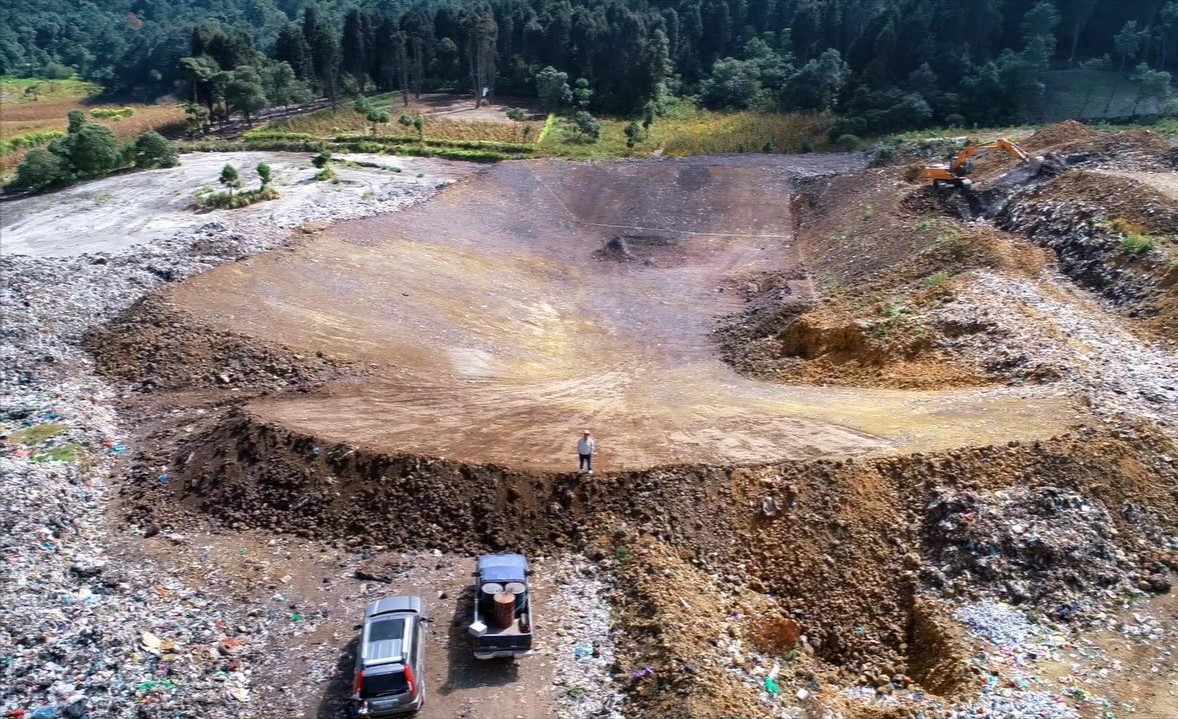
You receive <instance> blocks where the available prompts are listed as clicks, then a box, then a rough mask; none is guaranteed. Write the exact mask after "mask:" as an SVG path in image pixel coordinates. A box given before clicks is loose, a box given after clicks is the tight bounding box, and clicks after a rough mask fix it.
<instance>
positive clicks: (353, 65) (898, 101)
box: [0, 0, 1178, 133]
mask: <svg viewBox="0 0 1178 719" xmlns="http://www.w3.org/2000/svg"><path fill="white" fill-rule="evenodd" d="M1176 65H1178V0H1037V1H1033V2H1031V1H1026V0H759V1H758V0H708V1H706V2H705V1H702V0H581V1H580V2H570V0H485V1H483V2H459V1H457V0H420V1H417V2H408V1H399V0H368V1H363V2H352V3H314V2H305V1H304V0H220V1H219V2H216V3H211V2H209V0H110V1H109V2H104V3H103V4H102V7H101V8H100V7H99V6H97V5H95V4H93V3H86V2H83V3H73V2H70V3H66V2H64V1H63V0H44V1H42V2H37V3H34V2H31V0H15V1H13V0H10V2H9V3H6V4H5V7H4V9H3V10H2V11H0V72H6V73H14V72H16V73H25V74H27V73H36V72H42V73H61V72H71V71H77V72H78V73H80V74H81V75H82V76H84V77H86V78H88V79H93V80H95V81H97V82H100V83H103V84H104V85H105V86H107V87H108V88H111V90H112V92H115V93H117V94H119V95H122V96H126V97H132V98H136V99H141V100H142V99H151V98H155V97H159V96H162V95H167V94H172V95H175V96H180V97H185V98H189V99H192V100H194V101H195V102H197V103H199V104H200V105H202V106H203V107H204V108H205V111H206V112H207V113H209V114H210V115H214V114H216V113H218V112H221V113H225V112H237V113H241V114H243V115H246V116H248V115H250V114H251V113H253V112H256V111H257V109H260V108H261V107H264V106H266V105H272V104H285V103H286V102H291V101H298V100H301V99H305V98H308V97H311V96H326V97H328V98H331V99H332V100H333V101H334V100H336V99H337V98H339V97H341V96H344V95H352V94H356V93H363V92H366V91H371V90H381V91H387V90H402V91H406V92H410V93H419V92H422V91H429V90H438V89H448V90H463V91H469V92H473V93H475V95H476V97H477V96H479V95H481V94H482V92H483V89H484V88H486V89H487V90H488V91H489V92H491V93H497V94H502V95H535V94H536V93H537V82H536V79H537V76H539V75H540V74H541V73H542V72H543V71H544V70H545V69H546V68H549V67H551V68H554V69H555V70H556V71H559V72H563V73H565V74H566V76H567V77H568V78H569V80H570V85H571V84H573V83H575V82H581V83H582V84H587V86H588V88H589V89H590V90H591V93H592V94H591V101H590V107H589V108H588V109H592V110H594V111H604V112H613V113H636V112H638V111H640V110H641V109H642V108H643V107H645V106H646V105H647V104H648V103H649V102H650V101H651V100H652V99H656V98H657V97H658V96H660V95H665V94H680V95H689V96H692V97H695V98H697V99H698V100H699V101H700V102H701V103H702V104H704V105H706V106H708V107H712V108H733V109H742V108H752V109H761V110H783V111H791V110H825V109H830V110H835V111H837V112H838V113H839V114H840V115H842V116H843V117H844V118H845V120H844V124H843V125H842V126H841V127H840V128H838V130H840V131H845V132H848V133H856V132H862V131H868V130H873V131H885V130H890V129H897V128H904V127H917V126H921V125H925V124H930V123H940V124H966V123H981V124H996V123H1002V122H1012V121H1020V120H1026V119H1030V118H1032V117H1033V116H1034V115H1035V114H1036V112H1037V111H1038V110H1039V109H1040V106H1041V103H1042V102H1043V93H1044V84H1043V74H1044V73H1045V72H1046V71H1048V70H1049V69H1053V68H1072V67H1087V68H1092V69H1108V70H1119V71H1122V72H1124V73H1125V74H1126V76H1129V77H1131V78H1132V79H1133V81H1134V82H1135V83H1136V84H1137V86H1138V89H1139V91H1140V93H1141V97H1142V98H1143V99H1152V100H1164V98H1165V97H1167V96H1168V94H1169V93H1170V90H1171V82H1170V81H1171V77H1170V73H1169V70H1172V69H1174V68H1175V66H1176Z"/></svg>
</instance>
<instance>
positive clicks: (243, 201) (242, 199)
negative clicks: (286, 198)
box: [196, 165, 278, 210]
mask: <svg viewBox="0 0 1178 719" xmlns="http://www.w3.org/2000/svg"><path fill="white" fill-rule="evenodd" d="M226 167H229V165H226ZM275 199H278V190H275V189H274V186H273V185H264V186H262V187H260V188H258V189H256V190H246V191H245V192H238V193H234V192H233V191H232V190H230V191H229V192H212V191H209V190H205V191H203V192H198V193H197V195H196V204H197V205H198V206H200V207H203V208H206V209H220V210H233V209H237V208H238V207H245V206H246V205H252V204H254V203H255V202H262V201H263V200H275Z"/></svg>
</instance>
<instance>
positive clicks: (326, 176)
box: [315, 167, 339, 182]
mask: <svg viewBox="0 0 1178 719" xmlns="http://www.w3.org/2000/svg"><path fill="white" fill-rule="evenodd" d="M315 179H316V180H318V181H319V182H329V181H330V182H339V177H338V176H336V174H335V170H333V169H331V168H330V167H324V168H323V169H322V170H320V171H319V172H316V173H315Z"/></svg>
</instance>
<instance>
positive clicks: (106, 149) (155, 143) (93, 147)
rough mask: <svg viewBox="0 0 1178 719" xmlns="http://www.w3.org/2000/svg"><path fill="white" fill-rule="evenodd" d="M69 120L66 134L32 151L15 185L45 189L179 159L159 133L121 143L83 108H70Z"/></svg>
mask: <svg viewBox="0 0 1178 719" xmlns="http://www.w3.org/2000/svg"><path fill="white" fill-rule="evenodd" d="M68 120H69V127H68V128H67V129H66V131H65V132H64V133H62V132H55V133H52V134H53V135H54V137H53V138H52V139H51V140H50V141H49V147H48V148H46V149H41V148H34V149H32V150H29V153H28V154H27V155H25V157H24V160H22V161H21V163H20V167H18V168H17V170H16V177H15V178H14V180H13V186H15V187H22V188H28V189H32V190H44V189H49V188H52V187H60V186H62V185H68V184H70V183H71V182H75V181H77V180H87V179H91V178H95V177H102V176H103V175H108V174H110V173H112V172H115V171H117V170H122V169H125V168H129V167H136V168H139V169H151V168H155V167H172V166H174V165H176V164H177V163H178V162H179V157H178V154H179V153H178V152H177V151H176V148H175V146H173V145H172V143H171V142H169V141H168V140H167V139H166V138H165V137H164V136H163V135H160V134H159V133H157V132H151V131H149V132H145V133H143V134H141V135H139V136H138V137H136V138H135V139H134V140H133V141H132V142H130V143H128V144H127V145H120V144H119V140H118V138H116V137H115V135H114V133H113V132H111V131H110V130H108V129H107V128H105V127H103V126H101V125H95V124H93V123H91V122H89V121H88V120H87V119H86V116H85V115H84V114H83V113H82V111H81V110H70V112H69V116H68Z"/></svg>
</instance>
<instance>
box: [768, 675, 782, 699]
mask: <svg viewBox="0 0 1178 719" xmlns="http://www.w3.org/2000/svg"><path fill="white" fill-rule="evenodd" d="M765 691H767V692H769V693H770V694H771V695H773V696H777V695H778V694H780V693H781V687H780V686H778V685H777V680H776V679H774V678H772V677H765Z"/></svg>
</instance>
